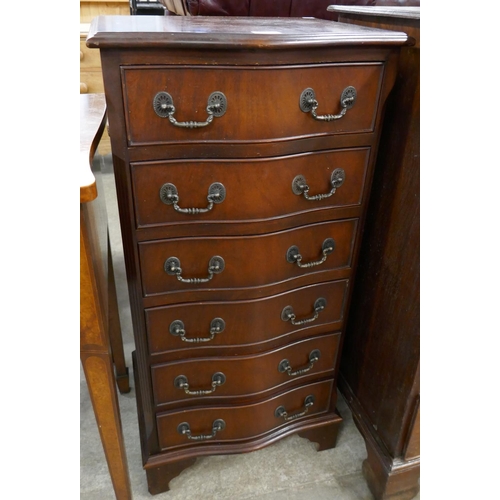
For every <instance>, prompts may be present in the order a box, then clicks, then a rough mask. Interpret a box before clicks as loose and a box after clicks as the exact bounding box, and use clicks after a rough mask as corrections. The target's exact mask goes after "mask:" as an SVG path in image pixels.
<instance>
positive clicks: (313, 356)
mask: <svg viewBox="0 0 500 500" xmlns="http://www.w3.org/2000/svg"><path fill="white" fill-rule="evenodd" d="M320 357H321V351H320V350H319V349H314V350H313V351H311V352H310V353H309V365H308V366H306V367H305V368H301V369H300V370H295V371H292V367H291V366H290V361H288V359H282V360H281V361H280V364H279V365H278V371H279V372H280V373H285V372H286V373H288V375H290V377H296V376H298V375H304V373H307V372H308V371H309V370H311V368H312V367H313V366H314V363H316V361H318V360H319V358H320Z"/></svg>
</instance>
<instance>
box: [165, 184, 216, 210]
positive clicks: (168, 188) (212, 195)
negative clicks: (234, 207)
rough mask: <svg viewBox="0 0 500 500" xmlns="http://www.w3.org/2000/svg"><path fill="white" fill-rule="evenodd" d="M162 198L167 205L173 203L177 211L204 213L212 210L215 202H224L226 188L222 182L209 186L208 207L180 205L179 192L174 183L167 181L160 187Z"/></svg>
mask: <svg viewBox="0 0 500 500" xmlns="http://www.w3.org/2000/svg"><path fill="white" fill-rule="evenodd" d="M160 199H161V201H162V202H163V203H165V205H173V206H174V208H175V210H176V211H177V212H180V213H182V214H204V213H206V212H210V210H212V208H213V206H214V203H217V204H218V203H222V202H223V201H224V200H225V199H226V188H225V187H224V185H223V184H221V183H220V182H214V183H213V184H210V187H209V188H208V195H207V200H208V206H207V207H206V208H181V207H179V205H178V203H179V192H178V191H177V188H176V187H175V185H174V184H171V183H170V182H167V183H166V184H163V186H162V187H161V188H160Z"/></svg>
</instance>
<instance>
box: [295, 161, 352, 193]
mask: <svg viewBox="0 0 500 500" xmlns="http://www.w3.org/2000/svg"><path fill="white" fill-rule="evenodd" d="M344 181H345V171H344V170H343V169H341V168H336V169H335V170H334V171H333V172H332V175H331V176H330V183H331V185H332V189H331V190H330V192H329V193H326V194H317V195H315V196H309V186H308V185H307V182H306V179H305V177H304V176H303V175H297V176H296V177H295V179H293V181H292V191H293V192H294V194H296V195H299V196H300V195H301V194H303V195H304V198H305V199H306V200H309V201H318V200H324V199H325V198H330V196H332V194H334V193H335V191H336V190H337V188H339V187H340V186H342V184H344Z"/></svg>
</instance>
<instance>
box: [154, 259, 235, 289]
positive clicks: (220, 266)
mask: <svg viewBox="0 0 500 500" xmlns="http://www.w3.org/2000/svg"><path fill="white" fill-rule="evenodd" d="M225 265H226V264H225V262H224V259H223V258H222V257H220V256H219V255H214V256H213V257H212V258H211V259H210V261H209V263H208V278H183V277H182V276H181V274H182V268H181V261H180V260H179V259H178V258H177V257H169V258H168V259H167V260H166V261H165V264H164V265H163V269H164V270H165V272H166V273H167V274H169V275H170V276H176V277H177V279H178V280H179V281H181V282H182V283H196V284H199V283H207V282H208V281H210V280H211V279H212V278H213V277H214V274H219V273H221V272H222V271H224V267H225Z"/></svg>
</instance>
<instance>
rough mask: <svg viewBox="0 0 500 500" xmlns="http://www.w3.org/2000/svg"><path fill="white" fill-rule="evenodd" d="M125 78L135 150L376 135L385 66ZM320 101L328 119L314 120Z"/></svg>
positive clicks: (129, 69)
mask: <svg viewBox="0 0 500 500" xmlns="http://www.w3.org/2000/svg"><path fill="white" fill-rule="evenodd" d="M121 72H122V83H123V88H124V93H125V120H126V127H127V137H128V142H129V145H131V146H141V145H154V144H174V143H189V142H203V143H206V142H219V143H224V144H227V143H228V142H264V141H270V140H280V139H281V140H289V139H294V138H299V137H307V136H309V137H311V136H320V135H332V134H348V133H351V134H352V133H361V132H372V131H373V129H374V124H375V116H376V112H377V106H378V100H379V99H378V97H379V92H380V88H381V82H382V75H383V64H382V63H376V62H374V63H345V64H323V65H297V66H257V67H245V66H240V67H238V68H235V67H232V66H216V67H214V66H203V67H202V66H170V67H169V66H124V67H122V69H121ZM351 89H354V91H352V90H351ZM314 100H315V101H316V103H317V108H316V110H315V113H316V115H317V116H319V117H323V119H319V120H318V119H315V118H314V117H313V116H312V112H313V111H312V105H313V101H314ZM301 105H302V108H304V109H305V110H304V111H303V110H302V108H301ZM344 108H346V109H345V110H344ZM343 113H345V114H344V115H343V116H342V117H341V118H339V119H332V118H329V120H331V121H325V119H324V117H325V116H326V117H328V116H329V115H330V116H337V115H341V114H343Z"/></svg>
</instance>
